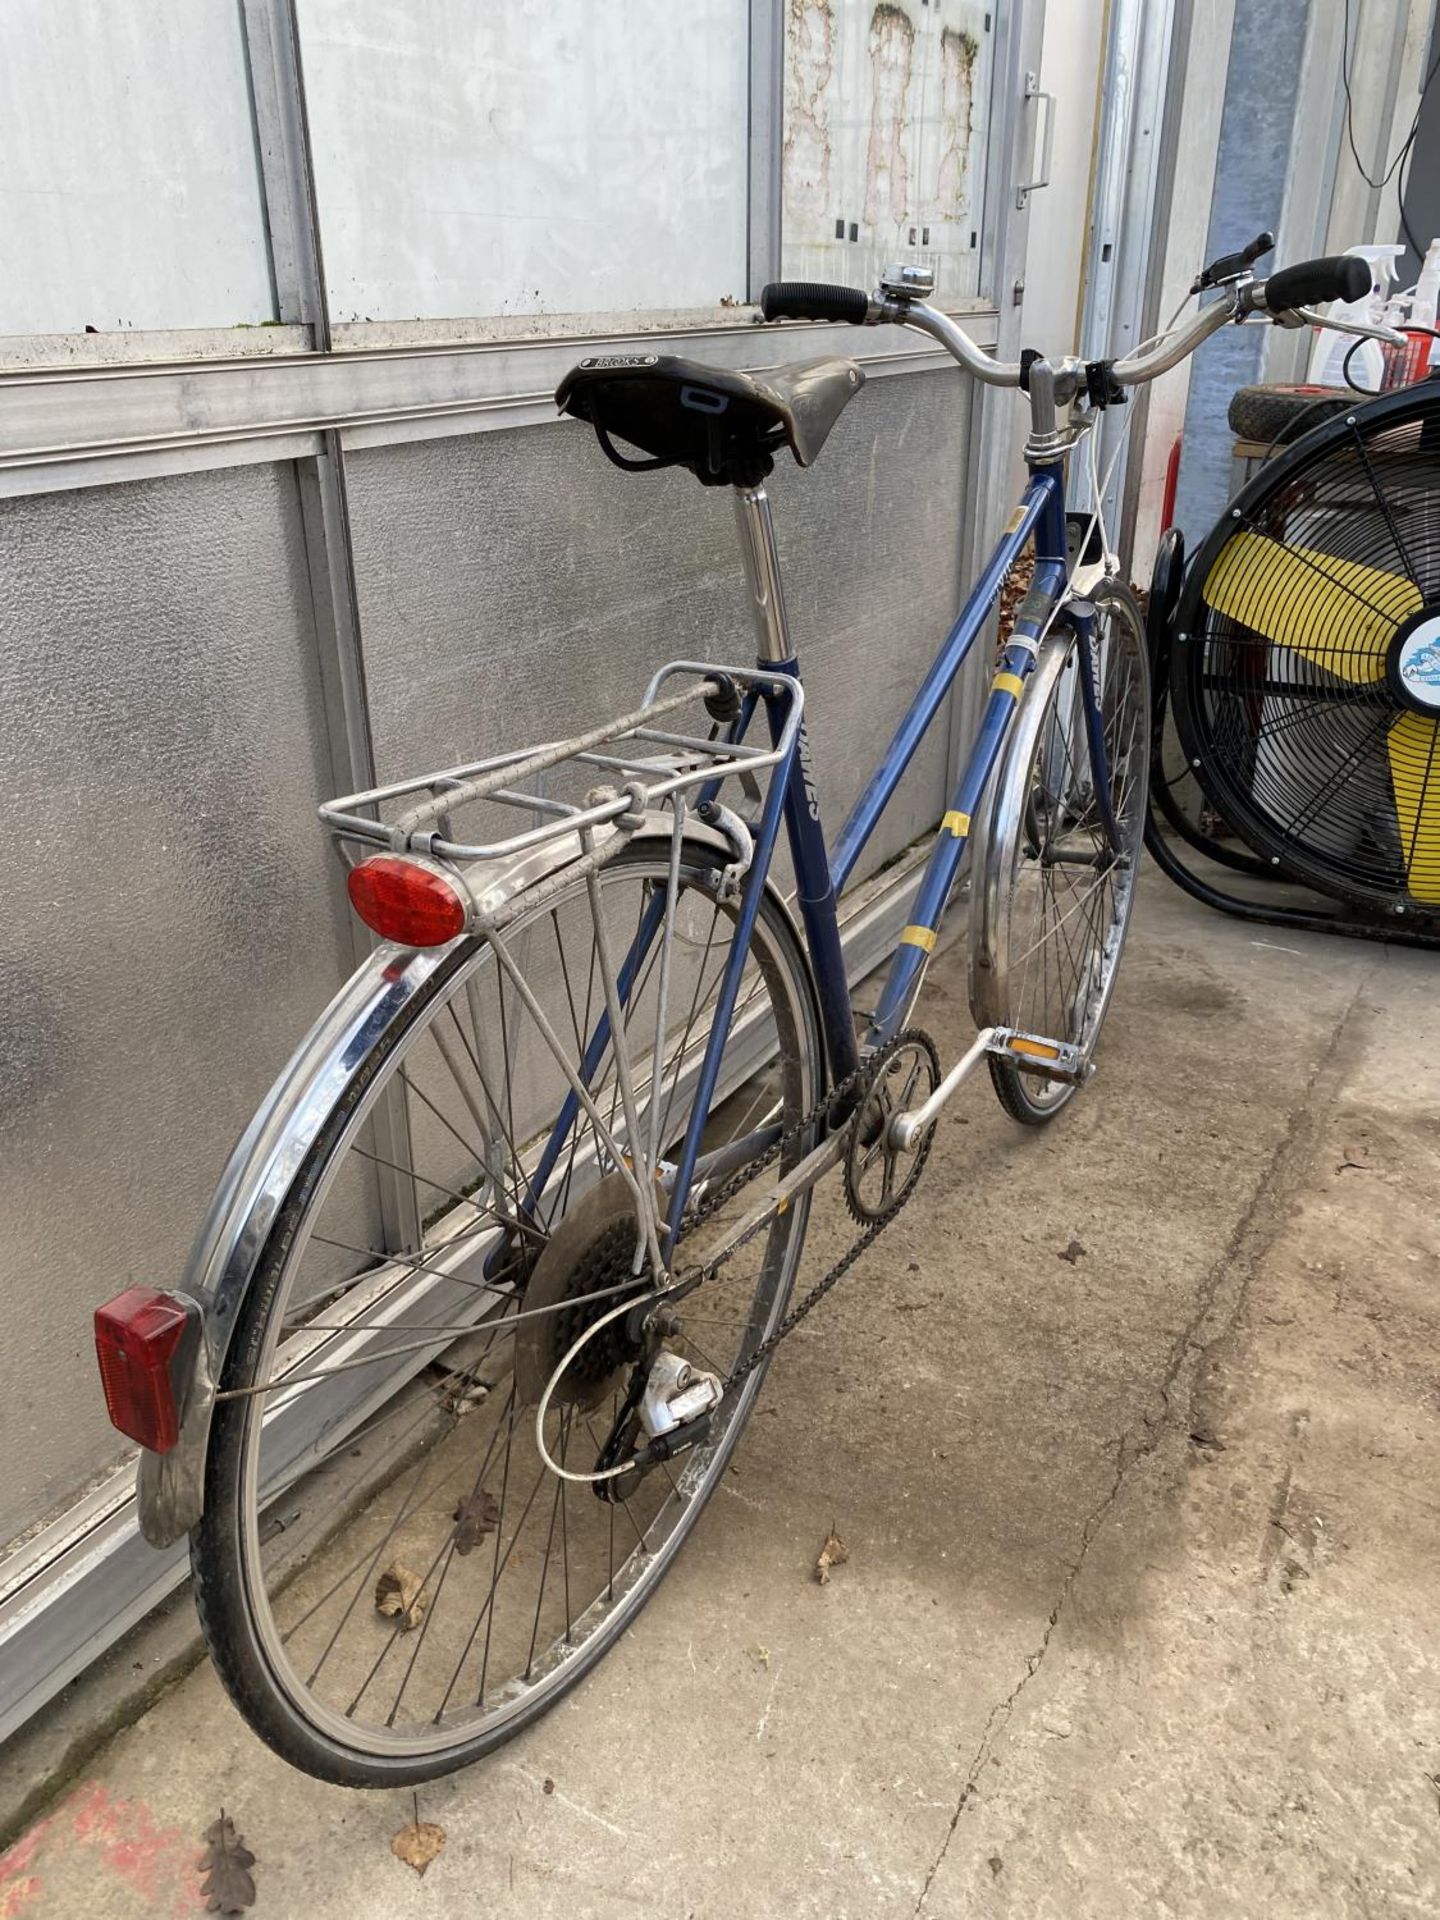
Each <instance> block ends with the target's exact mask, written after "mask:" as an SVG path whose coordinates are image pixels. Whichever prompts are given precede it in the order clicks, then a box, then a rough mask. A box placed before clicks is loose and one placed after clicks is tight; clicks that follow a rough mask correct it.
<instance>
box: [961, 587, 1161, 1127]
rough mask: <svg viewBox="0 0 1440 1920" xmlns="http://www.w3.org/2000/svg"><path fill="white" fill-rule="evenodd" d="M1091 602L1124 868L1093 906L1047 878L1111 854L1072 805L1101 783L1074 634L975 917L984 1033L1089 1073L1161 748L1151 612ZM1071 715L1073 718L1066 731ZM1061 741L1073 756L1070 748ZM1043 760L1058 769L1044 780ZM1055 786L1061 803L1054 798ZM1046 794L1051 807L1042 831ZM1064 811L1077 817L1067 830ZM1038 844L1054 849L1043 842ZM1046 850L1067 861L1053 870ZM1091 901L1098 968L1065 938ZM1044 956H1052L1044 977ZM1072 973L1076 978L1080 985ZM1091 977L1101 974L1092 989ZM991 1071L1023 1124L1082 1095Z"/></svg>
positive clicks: (1039, 715)
mask: <svg viewBox="0 0 1440 1920" xmlns="http://www.w3.org/2000/svg"><path fill="white" fill-rule="evenodd" d="M1089 597H1090V598H1091V600H1092V601H1093V602H1094V604H1095V608H1096V612H1097V615H1098V616H1099V627H1098V629H1097V631H1098V632H1099V634H1100V639H1101V647H1102V649H1103V648H1104V646H1105V645H1106V644H1107V643H1108V646H1109V649H1110V650H1109V652H1108V654H1106V653H1103V652H1102V680H1101V718H1102V724H1104V726H1105V728H1106V744H1107V748H1108V749H1109V751H1110V754H1111V765H1112V775H1113V777H1114V789H1115V792H1114V798H1115V806H1116V813H1117V817H1118V819H1119V824H1120V827H1121V832H1122V840H1123V846H1122V863H1121V864H1118V865H1117V866H1115V867H1112V868H1106V869H1105V870H1103V871H1101V872H1100V877H1099V878H1098V879H1097V880H1096V882H1095V884H1094V886H1093V887H1092V888H1091V889H1090V890H1089V893H1088V894H1087V893H1083V892H1082V893H1081V894H1080V895H1079V896H1078V897H1077V896H1075V895H1074V894H1073V892H1072V895H1070V896H1067V899H1066V902H1065V904H1063V905H1059V904H1058V886H1057V883H1056V882H1055V881H1053V880H1050V881H1047V880H1046V878H1045V874H1046V872H1047V871H1048V872H1049V873H1051V874H1054V873H1056V872H1061V873H1063V872H1065V871H1067V868H1066V867H1064V866H1062V865H1061V859H1062V858H1064V857H1068V856H1072V855H1073V856H1074V857H1075V858H1081V857H1083V858H1087V859H1091V860H1092V861H1094V860H1098V859H1099V858H1100V857H1101V851H1102V849H1103V847H1104V845H1105V842H1104V838H1103V829H1101V828H1100V825H1099V819H1098V812H1097V809H1096V806H1095V803H1094V800H1093V795H1092V796H1091V798H1090V800H1089V801H1088V802H1086V804H1085V805H1084V806H1082V807H1081V808H1080V810H1079V812H1078V813H1076V812H1075V810H1074V806H1073V803H1072V801H1073V796H1074V795H1077V794H1078V795H1080V796H1082V797H1083V795H1084V791H1085V782H1086V781H1087V780H1088V779H1089V758H1088V749H1087V747H1086V745H1085V742H1084V739H1083V735H1082V733H1081V732H1079V731H1076V730H1075V723H1076V721H1077V715H1076V712H1075V705H1074V703H1075V700H1076V693H1077V689H1076V686H1075V676H1076V673H1077V671H1078V662H1077V657H1076V649H1077V647H1078V645H1079V642H1078V641H1077V640H1076V639H1075V637H1074V636H1073V635H1066V636H1065V637H1063V638H1058V637H1057V638H1055V639H1052V640H1051V641H1050V642H1048V643H1047V645H1046V647H1045V648H1044V649H1043V650H1042V652H1041V656H1040V659H1039V661H1038V662H1037V664H1036V667H1035V671H1034V674H1033V675H1032V677H1031V681H1030V685H1029V687H1028V688H1027V690H1026V696H1025V699H1024V701H1023V703H1022V705H1021V710H1020V715H1019V718H1018V719H1017V720H1016V722H1015V726H1014V729H1013V732H1012V734H1011V737H1010V741H1009V744H1008V746H1007V748H1006V751H1005V756H1004V759H1003V760H1002V763H1001V766H1000V768H999V770H998V772H997V774H996V777H995V779H994V781H993V783H992V788H991V794H990V800H989V804H988V805H987V807H986V810H985V813H984V815H983V817H982V821H981V826H980V831H979V833H978V835H977V838H976V845H975V858H974V868H973V873H974V876H975V877H974V880H973V883H972V888H971V910H970V911H971V918H970V1005H971V1011H972V1013H973V1014H974V1017H975V1020H976V1022H977V1024H978V1025H980V1026H981V1027H987V1026H998V1027H1010V1028H1018V1029H1021V1030H1023V1031H1028V1032H1035V1033H1040V1034H1043V1035H1045V1036H1046V1037H1047V1038H1050V1039H1053V1040H1062V1041H1065V1042H1067V1043H1068V1044H1070V1045H1072V1046H1075V1047H1076V1048H1078V1049H1079V1051H1080V1054H1081V1057H1082V1059H1083V1061H1084V1062H1085V1063H1086V1064H1088V1063H1089V1060H1090V1058H1091V1055H1092V1054H1093V1052H1094V1049H1095V1045H1096V1042H1097V1040H1098V1038H1099V1034H1100V1028H1101V1025H1102V1024H1103V1022H1104V1019H1105V1015H1106V1013H1107V1011H1108V1009H1109V1005H1110V998H1111V995H1112V993H1113V991H1114V987H1115V979H1116V975H1117V973H1118V971H1119V966H1120V958H1121V953H1122V951H1123V948H1124V943H1125V935H1126V932H1127V930H1128V928H1129V923H1130V917H1131V913H1132V910H1133V907H1134V899H1135V873H1136V865H1137V863H1138V860H1139V856H1140V847H1141V843H1142V839H1143V835H1144V829H1145V807H1146V795H1147V781H1148V771H1149V739H1150V696H1149V666H1148V658H1147V648H1146V642H1145V624H1144V617H1143V615H1142V614H1141V611H1140V607H1139V603H1138V602H1137V601H1136V599H1135V596H1134V594H1133V593H1131V592H1130V590H1129V588H1128V587H1125V586H1123V585H1121V584H1120V583H1119V582H1118V581H1102V582H1101V583H1100V585H1099V586H1098V587H1097V588H1096V589H1095V590H1094V592H1093V593H1091V594H1090V596H1089ZM1112 670H1113V671H1112ZM1066 708H1068V709H1069V717H1068V720H1065V721H1064V722H1063V723H1062V709H1066ZM1067 727H1068V728H1070V729H1071V731H1070V732H1069V733H1068V734H1067ZM1062 737H1063V739H1064V744H1063V747H1061V746H1057V744H1056V742H1057V741H1058V740H1060V739H1061V738H1062ZM1042 758H1043V759H1044V760H1045V761H1046V763H1047V766H1048V767H1049V769H1050V771H1048V772H1046V773H1044V774H1043V775H1042V773H1041V772H1040V771H1039V763H1040V761H1041V759H1042ZM1056 781H1058V782H1059V783H1060V786H1059V791H1058V792H1050V791H1049V789H1051V788H1053V787H1054V785H1055V783H1056ZM1037 792H1048V796H1049V797H1048V799H1047V800H1046V801H1045V803H1044V804H1043V806H1042V807H1041V809H1040V811H1041V813H1042V814H1043V815H1044V819H1043V820H1039V821H1037V812H1036V809H1037V803H1036V799H1035V796H1036V794H1037ZM1067 795H1070V796H1072V797H1071V798H1067V797H1066V796H1067ZM1057 807H1058V808H1059V811H1060V813H1061V814H1062V815H1063V814H1065V813H1067V812H1068V813H1069V814H1070V815H1071V816H1072V817H1070V818H1069V819H1068V820H1065V821H1064V823H1063V825H1061V826H1059V827H1057V826H1056V824H1055V816H1056V809H1057ZM1027 833H1029V835H1030V839H1029V840H1028V841H1027V839H1026V838H1025V836H1026V834H1027ZM1037 834H1038V835H1039V836H1040V838H1041V840H1042V841H1043V843H1044V844H1043V845H1042V846H1036V845H1035V844H1034V841H1035V838H1036V835H1037ZM1072 836H1078V841H1079V845H1078V847H1072V846H1069V845H1061V842H1062V841H1067V840H1069V839H1070V837H1072ZM1047 849H1048V851H1049V852H1050V854H1051V856H1052V858H1054V860H1055V864H1054V865H1050V866H1048V867H1047V863H1046V861H1045V858H1044V853H1045V851H1046V850H1047ZM1117 875H1118V876H1119V877H1116V876H1117ZM1067 884H1069V883H1068V882H1067ZM1092 895H1093V897H1094V901H1095V906H1094V911H1093V914H1088V915H1087V918H1086V920H1085V921H1083V922H1082V926H1081V931H1080V933H1079V936H1078V937H1080V938H1082V939H1083V938H1084V937H1085V935H1084V929H1085V928H1086V927H1089V928H1090V930H1091V940H1090V945H1091V949H1092V951H1091V956H1090V958H1089V959H1085V958H1084V957H1083V954H1081V955H1077V954H1076V952H1075V950H1074V947H1073V944H1072V942H1071V940H1070V936H1068V935H1062V931H1061V930H1062V928H1063V927H1064V925H1065V923H1066V922H1067V921H1068V920H1071V919H1073V918H1074V916H1075V914H1076V913H1078V912H1079V911H1080V908H1081V907H1082V906H1083V905H1084V903H1085V900H1086V899H1087V898H1089V897H1090V896H1092ZM1022 896H1023V897H1022ZM1017 903H1018V905H1017ZM1032 909H1035V910H1038V915H1039V921H1038V924H1039V926H1040V929H1041V931H1040V933H1039V935H1038V937H1035V938H1030V935H1031V933H1032V932H1033V925H1034V923H1033V922H1029V921H1028V920H1027V916H1028V915H1029V914H1030V912H1031V911H1032ZM1017 912H1018V914H1019V917H1020V921H1022V922H1026V925H1025V931H1024V933H1023V934H1022V935H1021V936H1020V938H1022V939H1025V940H1027V941H1028V944H1027V945H1026V946H1024V947H1022V948H1021V950H1020V951H1019V952H1017V946H1018V945H1019V940H1017V917H1016V916H1017ZM1036 952H1039V953H1041V955H1042V961H1041V965H1040V967H1039V969H1037V968H1036V967H1035V965H1034V955H1035V953H1036ZM1067 967H1068V968H1070V969H1071V970H1072V976H1073V977H1072V978H1071V979H1070V980H1069V981H1068V982H1067V980H1066V968H1067ZM1082 969H1084V970H1088V971H1087V973H1086V977H1085V978H1083V979H1082V978H1081V973H1082ZM1037 974H1038V978H1037ZM1052 981H1053V992H1052ZM1057 1016H1059V1017H1058V1018H1057ZM988 1065H989V1069H990V1078H991V1082H992V1084H993V1086H994V1089H995V1093H996V1096H997V1098H998V1099H999V1101H1000V1104H1001V1106H1002V1107H1003V1108H1004V1109H1005V1111H1006V1113H1008V1114H1009V1115H1010V1117H1011V1119H1013V1120H1015V1121H1017V1122H1019V1124H1021V1125H1022V1126H1030V1127H1038V1126H1044V1125H1046V1124H1048V1122H1050V1121H1051V1120H1053V1119H1054V1118H1055V1117H1056V1116H1057V1114H1059V1113H1060V1112H1061V1111H1062V1110H1063V1109H1064V1108H1065V1107H1066V1106H1067V1105H1068V1104H1069V1103H1070V1101H1071V1100H1072V1099H1073V1097H1074V1095H1075V1093H1076V1091H1077V1090H1078V1089H1077V1085H1076V1083H1075V1082H1074V1081H1055V1080H1046V1079H1044V1078H1043V1077H1041V1076H1040V1075H1038V1074H1034V1073H1028V1072H1025V1071H1023V1070H1021V1069H1020V1068H1018V1067H1016V1066H1014V1065H1012V1063H1011V1062H1010V1061H1009V1060H1002V1059H1000V1058H998V1057H997V1056H996V1055H993V1054H992V1055H990V1056H989V1060H988Z"/></svg>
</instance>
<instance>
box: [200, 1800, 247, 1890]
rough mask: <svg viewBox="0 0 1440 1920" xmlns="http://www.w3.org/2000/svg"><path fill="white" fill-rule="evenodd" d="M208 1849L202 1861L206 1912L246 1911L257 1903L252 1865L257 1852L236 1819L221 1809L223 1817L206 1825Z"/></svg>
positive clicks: (201, 1870)
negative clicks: (248, 1845)
mask: <svg viewBox="0 0 1440 1920" xmlns="http://www.w3.org/2000/svg"><path fill="white" fill-rule="evenodd" d="M204 1839H205V1852H204V1855H203V1856H202V1858H201V1861H200V1872H201V1875H202V1878H201V1882H200V1891H201V1892H202V1893H203V1894H204V1895H205V1911H206V1912H207V1913H244V1911H245V1909H246V1908H247V1907H253V1906H254V1904H255V1882H254V1880H253V1878H252V1877H251V1874H250V1869H251V1868H252V1867H253V1866H254V1864H255V1856H254V1854H253V1853H251V1851H250V1849H249V1848H248V1847H247V1846H246V1844H245V1842H244V1841H243V1840H242V1839H241V1838H240V1835H239V1834H238V1833H236V1831H235V1822H234V1821H233V1820H231V1819H230V1818H229V1817H228V1815H227V1814H226V1812H225V1810H224V1808H223V1807H222V1808H221V1810H220V1818H219V1819H218V1820H216V1821H214V1822H213V1823H212V1824H211V1825H210V1826H208V1827H207V1828H206V1829H205V1834H204Z"/></svg>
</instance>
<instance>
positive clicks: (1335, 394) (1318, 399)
mask: <svg viewBox="0 0 1440 1920" xmlns="http://www.w3.org/2000/svg"><path fill="white" fill-rule="evenodd" d="M1360 398H1361V396H1360V395H1359V394H1355V393H1351V392H1349V391H1348V389H1346V388H1344V387H1322V386H1308V385H1303V384H1302V385H1295V386H1281V385H1278V384H1277V385H1275V386H1269V387H1240V388H1239V389H1238V390H1237V391H1236V392H1235V393H1234V394H1232V395H1231V398H1230V406H1229V410H1228V412H1227V415H1226V417H1227V419H1228V420H1229V423H1230V431H1231V432H1232V433H1233V434H1234V435H1235V436H1236V438H1237V439H1239V440H1254V441H1258V442H1259V444H1260V445H1261V446H1262V447H1271V446H1282V447H1283V446H1288V445H1289V443H1290V442H1291V441H1292V440H1295V439H1298V438H1299V436H1300V435H1301V434H1302V433H1308V432H1309V431H1310V429H1311V427H1318V426H1319V425H1320V423H1321V422H1322V421H1323V420H1329V419H1331V418H1332V417H1333V416H1334V415H1335V414H1337V413H1344V412H1345V411H1346V409H1347V408H1349V407H1353V406H1355V405H1357V404H1358V403H1359V401H1360Z"/></svg>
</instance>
